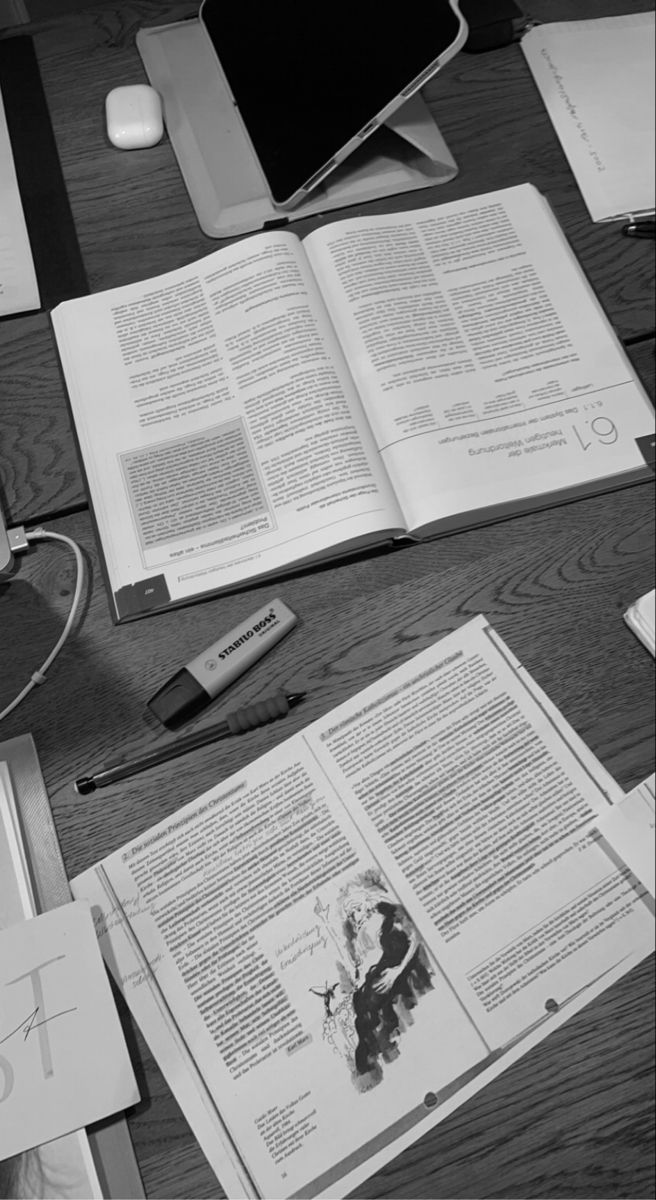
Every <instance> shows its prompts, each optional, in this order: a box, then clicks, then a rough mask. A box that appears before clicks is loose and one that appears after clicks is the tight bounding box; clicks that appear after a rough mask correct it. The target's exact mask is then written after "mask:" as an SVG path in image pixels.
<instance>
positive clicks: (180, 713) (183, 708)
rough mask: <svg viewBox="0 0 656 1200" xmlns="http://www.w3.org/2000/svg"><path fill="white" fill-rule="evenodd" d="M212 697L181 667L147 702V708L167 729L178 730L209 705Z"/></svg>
mask: <svg viewBox="0 0 656 1200" xmlns="http://www.w3.org/2000/svg"><path fill="white" fill-rule="evenodd" d="M211 700H212V697H211V696H210V695H209V694H208V693H207V692H206V691H205V688H204V687H203V686H202V684H200V683H199V682H198V680H197V679H196V678H195V676H194V675H192V674H191V672H190V671H188V670H187V668H186V667H183V668H182V670H181V671H178V672H177V674H175V675H173V676H172V678H171V679H169V680H168V682H167V683H165V684H164V686H163V687H161V688H160V689H159V691H158V692H155V695H154V696H153V697H152V698H151V699H150V700H149V701H148V708H149V709H150V711H151V712H152V713H153V714H154V715H155V716H156V717H157V720H158V721H161V722H162V725H166V728H167V729H179V727H180V726H181V725H184V724H185V723H186V722H187V721H190V720H191V718H192V717H195V716H197V715H198V713H200V712H202V711H203V709H204V708H207V705H208V704H210V703H211Z"/></svg>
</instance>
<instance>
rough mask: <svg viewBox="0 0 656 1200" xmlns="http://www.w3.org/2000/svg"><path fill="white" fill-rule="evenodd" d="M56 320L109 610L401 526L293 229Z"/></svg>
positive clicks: (121, 610)
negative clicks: (110, 603)
mask: <svg viewBox="0 0 656 1200" xmlns="http://www.w3.org/2000/svg"><path fill="white" fill-rule="evenodd" d="M52 320H53V326H54V330H55V334H56V337H57V343H58V347H59V351H60V355H61V359H62V364H63V368H64V374H65V377H66V383H67V387H68V392H69V397H70V402H71V406H72V410H73V416H74V420H75V426H76V430H77V434H78V437H79V441H80V446H81V450H82V456H83V461H84V464H85V468H86V472H87V476H88V484H89V489H90V493H91V499H92V504H93V511H94V516H95V520H96V523H97V526H98V530H99V534H100V540H101V543H102V547H103V552H104V558H105V565H106V570H107V574H108V577H109V583H110V587H111V591H112V593H113V594H114V604H115V608H116V611H117V616H118V617H119V619H120V618H121V616H124V615H132V613H133V612H135V611H136V612H137V613H138V612H139V611H143V610H144V609H147V608H148V607H162V606H166V605H167V604H168V603H175V602H181V601H184V600H188V599H190V598H192V597H194V596H197V595H200V594H202V593H203V592H205V591H212V590H216V589H219V588H225V587H229V586H230V585H234V584H237V583H239V582H243V581H244V580H246V579H249V578H253V577H258V576H260V575H266V574H269V573H271V572H274V571H277V570H280V569H281V568H282V567H285V566H286V565H288V564H290V563H295V564H297V563H299V562H303V561H305V560H308V559H312V558H317V557H319V558H320V557H321V556H322V555H325V554H333V553H336V552H337V549H338V548H339V549H340V550H342V551H344V550H347V549H351V548H356V547H357V546H359V545H361V544H367V543H370V542H374V541H375V542H378V541H382V540H384V538H390V537H391V536H392V534H393V533H398V532H399V531H400V525H401V515H400V512H399V509H398V505H397V503H396V501H395V499H394V496H393V493H392V490H391V487H390V484H389V480H388V479H387V477H386V474H385V470H384V468H383V467H382V466H381V464H380V460H379V456H378V454H377V452H376V448H375V446H374V443H373V439H372V436H371V432H370V430H369V428H368V425H367V422H366V420H365V418H364V415H363V413H362V409H361V405H360V402H359V399H358V396H357V392H356V390H355V388H354V385H353V381H352V378H351V376H350V373H349V371H348V368H347V366H346V364H345V361H344V358H343V355H342V353H341V350H340V348H339V345H338V343H337V340H336V338H335V335H334V331H333V329H332V326H331V324H330V321H329V320H328V317H327V314H326V312H325V307H324V305H323V301H322V299H321V297H320V295H319V293H318V291H317V288H316V284H315V282H314V280H313V278H312V274H311V272H310V270H309V268H308V264H307V261H306V259H305V255H304V252H303V250H302V248H301V245H300V242H299V240H298V238H297V237H296V236H295V235H293V234H289V233H285V232H281V233H275V232H274V233H268V234H259V235H257V236H255V237H252V238H249V239H247V240H245V241H241V242H240V243H238V244H236V245H232V246H229V247H226V248H223V249H221V250H219V251H215V252H214V253H213V254H210V255H209V256H208V257H206V258H205V259H202V260H201V261H200V262H198V263H194V264H192V265H190V266H188V267H184V268H181V269H180V270H177V271H173V272H171V273H169V274H167V275H163V276H159V277H157V278H156V279H151V280H148V281H146V282H144V283H136V284H131V285H128V286H126V287H123V288H117V289H114V290H112V291H108V292H103V293H99V294H97V295H92V296H85V297H83V298H81V299H79V300H71V301H66V302H65V303H64V304H62V305H59V306H58V307H57V308H56V309H55V310H54V311H53V314H52Z"/></svg>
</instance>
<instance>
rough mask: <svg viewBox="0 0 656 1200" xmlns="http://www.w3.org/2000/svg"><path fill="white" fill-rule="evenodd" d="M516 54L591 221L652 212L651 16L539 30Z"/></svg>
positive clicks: (604, 19)
mask: <svg viewBox="0 0 656 1200" xmlns="http://www.w3.org/2000/svg"><path fill="white" fill-rule="evenodd" d="M520 44H521V48H522V50H523V51H524V55H525V57H526V61H527V63H528V65H529V67H530V69H531V73H532V75H533V78H534V80H535V83H536V86H537V88H538V90H539V92H540V95H541V96H542V99H543V101H544V105H545V108H546V110H547V112H548V114H549V116H550V118H551V121H552V124H553V126H554V129H555V130H556V133H557V135H558V137H559V138H560V142H561V145H562V147H563V150H564V151H565V154H566V155H567V158H568V161H569V165H570V167H571V168H572V172H573V174H574V176H575V178H576V181H577V183H578V185H579V187H580V189H581V194H582V196H583V199H584V200H585V203H586V205H587V207H588V211H589V213H590V216H591V217H592V220H593V221H609V220H610V221H612V220H617V219H618V218H621V217H626V216H628V215H629V214H637V213H641V212H643V213H645V212H651V213H653V211H654V204H655V203H656V185H655V173H654V163H655V154H654V147H655V136H656V129H655V124H654V115H655V110H654V68H655V61H654V13H653V12H646V13H630V14H628V15H627V16H620V17H597V18H593V19H592V20H588V21H555V22H551V23H550V22H545V23H544V24H542V25H536V26H534V28H533V29H530V30H529V31H528V32H527V33H525V34H524V36H523V37H522V39H521V43H520Z"/></svg>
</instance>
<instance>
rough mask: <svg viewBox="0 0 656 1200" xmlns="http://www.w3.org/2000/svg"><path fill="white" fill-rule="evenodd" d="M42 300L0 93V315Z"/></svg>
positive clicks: (26, 308)
mask: <svg viewBox="0 0 656 1200" xmlns="http://www.w3.org/2000/svg"><path fill="white" fill-rule="evenodd" d="M40 304H41V299H40V296H39V285H38V283H37V278H36V271H35V270H34V260H33V258H32V250H31V248H30V239H29V236H28V233H27V226H26V224H25V216H24V213H23V205H22V203H21V198H20V192H19V190H18V180H17V178H16V170H15V167H14V156H13V154H12V150H11V142H10V141H9V130H8V128H7V119H6V116H5V109H4V104H3V102H2V92H0V317H2V316H7V314H8V313H17V312H30V311H31V310H32V309H35V308H39V306H40Z"/></svg>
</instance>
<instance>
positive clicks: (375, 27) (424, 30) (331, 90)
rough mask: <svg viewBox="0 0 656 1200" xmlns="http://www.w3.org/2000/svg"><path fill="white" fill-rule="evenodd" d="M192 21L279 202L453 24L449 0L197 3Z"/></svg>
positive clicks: (419, 64) (441, 45)
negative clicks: (196, 20)
mask: <svg viewBox="0 0 656 1200" xmlns="http://www.w3.org/2000/svg"><path fill="white" fill-rule="evenodd" d="M200 18H201V22H202V23H203V24H204V26H205V29H206V31H207V33H208V34H209V37H210V39H211V41H212V43H213V46H214V49H215V52H216V55H217V57H218V58H219V61H220V63H221V66H222V68H223V71H224V74H225V76H226V79H227V81H228V86H229V87H230V90H231V92H232V95H233V97H234V99H235V102H236V105H237V107H238V109H239V111H240V113H241V117H242V120H243V122H244V124H245V126H246V128H247V130H248V133H249V136H250V139H251V142H252V143H253V147H254V149H255V153H256V154H257V157H258V159H259V162H260V165H261V167H262V170H263V171H264V174H265V175H266V177H267V181H268V183H269V187H270V190H271V195H272V197H273V199H274V201H276V202H277V203H284V202H285V201H286V200H288V198H289V197H290V196H292V195H293V194H294V193H295V192H296V191H297V189H298V188H300V187H301V186H303V185H304V184H305V183H307V181H308V180H310V179H311V177H312V176H313V175H314V174H315V173H316V172H317V171H319V170H320V169H321V168H322V167H324V166H325V164H326V163H327V162H328V161H329V160H330V159H331V158H332V157H333V156H334V155H336V154H337V153H338V151H340V150H341V149H342V148H343V147H344V146H345V145H346V144H347V143H348V142H349V141H350V140H351V139H352V138H353V137H355V135H356V134H357V133H359V132H360V131H361V130H363V129H364V128H365V127H366V126H367V124H368V123H369V122H370V121H372V120H373V119H374V118H375V117H376V115H377V114H378V113H379V112H380V111H381V109H383V108H384V107H385V106H386V105H388V104H390V103H391V102H392V101H393V100H394V98H395V97H396V96H398V95H399V94H400V93H402V92H403V90H404V89H405V88H407V87H408V85H409V84H411V83H412V81H413V80H415V79H416V78H417V77H418V76H419V75H421V74H422V72H424V71H426V70H427V68H429V67H430V65H431V64H432V63H434V62H435V60H436V59H438V58H440V57H441V56H443V55H444V54H445V53H446V52H447V51H449V50H450V49H451V48H452V47H453V45H454V43H455V42H456V41H457V39H458V38H459V36H460V35H461V30H462V29H463V26H462V22H461V18H460V15H459V12H458V11H457V10H456V8H454V6H453V4H452V2H451V0H432V2H431V3H430V4H427V3H425V2H423V3H416V2H415V0H410V2H408V0H406V2H405V3H403V4H402V5H400V6H399V7H398V8H397V9H388V8H387V7H386V6H385V5H382V4H380V3H377V4H374V3H372V2H371V0H352V3H350V4H349V3H346V2H345V0H331V2H330V3H328V4H325V5H311V4H310V5H308V4H307V3H304V4H300V3H297V2H295V0H290V2H288V3H286V4H282V5H276V4H271V3H267V4H260V5H248V4H245V3H244V2H243V0H237V2H236V3H234V2H233V3H230V4H228V3H226V2H225V0H204V2H203V4H202V7H201V10H200Z"/></svg>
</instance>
